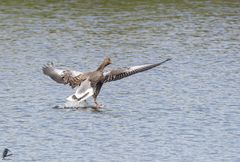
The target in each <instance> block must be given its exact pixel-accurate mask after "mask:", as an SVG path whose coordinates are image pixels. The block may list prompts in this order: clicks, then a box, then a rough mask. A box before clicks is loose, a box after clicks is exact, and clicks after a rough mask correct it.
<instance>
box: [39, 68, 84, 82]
mask: <svg viewBox="0 0 240 162" xmlns="http://www.w3.org/2000/svg"><path fill="white" fill-rule="evenodd" d="M42 71H43V74H45V75H47V76H49V77H50V78H52V79H53V80H54V81H56V82H57V83H60V84H67V83H68V82H67V81H68V79H66V78H69V77H76V76H78V75H80V74H82V72H79V71H73V70H62V69H57V68H55V67H54V65H53V63H50V64H47V65H44V66H43V67H42ZM64 77H65V79H64Z"/></svg>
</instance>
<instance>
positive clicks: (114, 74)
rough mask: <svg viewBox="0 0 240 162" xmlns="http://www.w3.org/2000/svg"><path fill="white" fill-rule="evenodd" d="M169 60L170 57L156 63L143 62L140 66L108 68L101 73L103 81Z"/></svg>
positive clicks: (131, 73)
mask: <svg viewBox="0 0 240 162" xmlns="http://www.w3.org/2000/svg"><path fill="white" fill-rule="evenodd" d="M169 60H171V59H170V58H169V59H166V60H165V61H163V62H160V63H157V64H145V65H140V66H133V67H127V68H118V69H112V70H109V71H107V72H105V73H104V74H103V75H104V77H105V78H104V83H106V82H111V81H115V80H119V79H122V78H125V77H128V76H130V75H133V74H136V73H139V72H143V71H146V70H149V69H152V68H154V67H156V66H159V65H161V64H163V63H165V62H167V61H169Z"/></svg>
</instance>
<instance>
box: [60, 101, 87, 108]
mask: <svg viewBox="0 0 240 162" xmlns="http://www.w3.org/2000/svg"><path fill="white" fill-rule="evenodd" d="M88 106H89V105H88V103H87V101H86V100H85V101H83V102H78V101H67V102H66V103H65V104H64V107H65V108H69V107H71V108H80V107H88Z"/></svg>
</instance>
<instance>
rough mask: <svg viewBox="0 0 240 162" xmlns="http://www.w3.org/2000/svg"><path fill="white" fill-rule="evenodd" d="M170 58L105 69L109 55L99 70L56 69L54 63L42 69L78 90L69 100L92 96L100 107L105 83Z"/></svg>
mask: <svg viewBox="0 0 240 162" xmlns="http://www.w3.org/2000/svg"><path fill="white" fill-rule="evenodd" d="M169 60H171V59H166V60H165V61H162V62H160V63H156V64H145V65H140V66H133V67H127V68H117V69H112V70H109V71H104V68H105V67H106V66H108V65H109V64H111V63H112V62H111V59H110V58H108V57H107V58H105V59H104V60H103V62H102V63H101V64H100V65H99V67H98V68H97V70H95V71H92V72H86V73H83V72H79V71H73V70H60V69H56V68H55V67H54V65H53V64H52V63H51V64H48V65H45V66H44V67H43V68H42V70H43V73H44V74H45V75H47V76H49V77H50V78H52V79H53V80H54V81H56V82H57V83H61V84H68V85H70V86H71V87H72V88H73V89H76V92H75V93H74V94H73V95H71V96H69V97H68V98H67V100H69V101H79V102H82V101H85V100H86V99H87V98H89V97H91V96H92V97H93V99H94V103H95V105H96V107H97V108H99V107H100V106H101V105H100V104H98V103H97V96H98V94H99V92H100V90H101V88H102V85H103V84H104V83H107V82H111V81H116V80H120V79H122V78H125V77H128V76H130V75H133V74H136V73H139V72H143V71H146V70H149V69H152V68H154V67H157V66H159V65H161V64H163V63H165V62H167V61H169Z"/></svg>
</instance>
